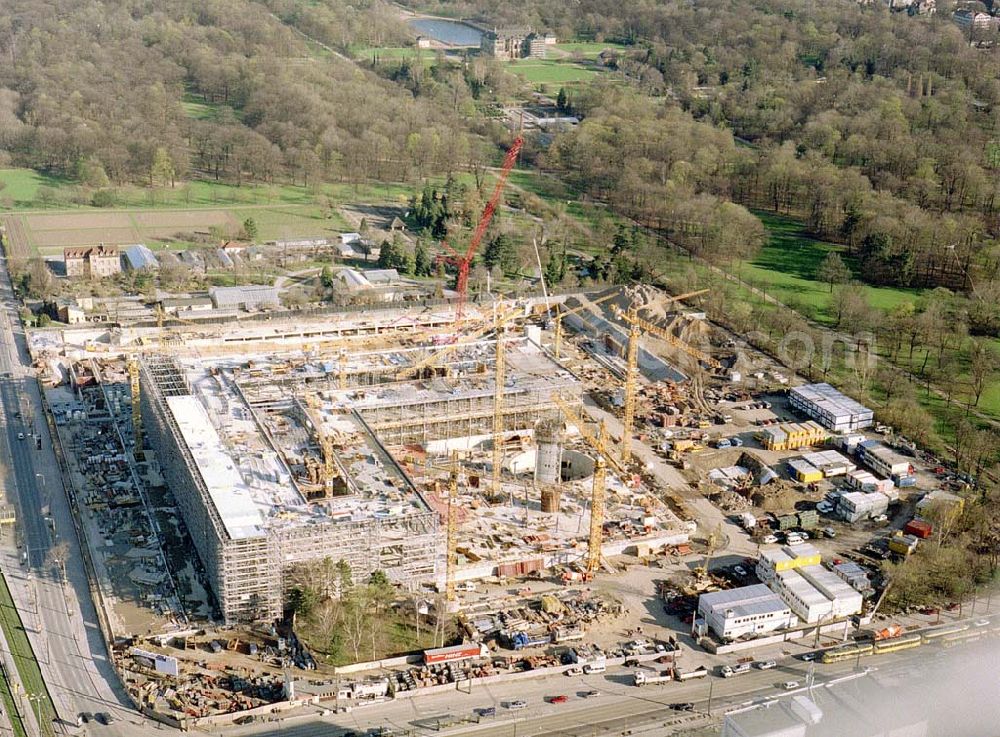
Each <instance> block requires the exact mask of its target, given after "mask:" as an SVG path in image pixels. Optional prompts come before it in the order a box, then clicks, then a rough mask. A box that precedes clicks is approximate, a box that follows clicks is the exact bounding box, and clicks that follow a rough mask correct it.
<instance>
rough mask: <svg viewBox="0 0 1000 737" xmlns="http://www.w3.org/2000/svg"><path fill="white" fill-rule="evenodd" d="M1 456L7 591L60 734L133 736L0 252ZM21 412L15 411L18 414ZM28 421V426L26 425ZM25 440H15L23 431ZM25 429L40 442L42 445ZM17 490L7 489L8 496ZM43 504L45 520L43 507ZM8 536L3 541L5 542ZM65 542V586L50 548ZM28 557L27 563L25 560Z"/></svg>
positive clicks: (135, 718)
mask: <svg viewBox="0 0 1000 737" xmlns="http://www.w3.org/2000/svg"><path fill="white" fill-rule="evenodd" d="M0 305H2V309H0V377H3V378H0V421H2V425H3V428H4V430H5V432H3V433H2V437H0V454H3V455H5V456H6V458H5V459H4V461H5V463H6V464H7V465H8V467H9V474H8V478H13V480H14V488H13V490H12V489H10V488H8V496H9V497H10V498H11V502H12V503H13V504H15V506H16V509H17V516H18V526H19V527H20V529H21V531H22V533H23V536H22V541H23V547H22V549H21V550H20V551H15V550H13V546H12V545H8V546H6V547H5V548H4V550H3V552H2V555H3V563H4V571H5V573H6V576H7V581H8V585H9V586H10V589H11V594H12V595H13V597H14V601H15V603H16V605H17V607H18V610H19V611H20V613H21V619H22V621H23V622H24V625H25V629H26V630H27V632H28V637H29V639H30V640H31V643H32V647H33V648H34V650H35V654H36V656H37V657H38V660H39V665H40V666H41V670H42V676H43V678H44V679H45V681H46V683H47V685H48V688H49V692H50V694H51V695H52V698H53V701H54V703H55V706H56V711H57V713H58V715H59V717H60V719H61V720H62V721H61V722H60V723H58V725H57V730H56V733H57V734H60V733H66V734H94V735H97V734H102V735H108V737H121V736H123V735H132V734H135V735H139V734H143V733H146V732H148V729H149V727H148V726H146V727H145V728H141V727H140V726H139V721H140V718H139V715H138V714H136V713H135V712H131V711H129V710H128V701H127V700H126V697H125V694H124V691H123V689H122V686H121V682H120V681H119V680H118V677H117V675H116V674H115V671H114V668H113V667H112V665H111V663H110V661H109V660H108V654H107V650H106V648H105V646H104V641H103V638H102V637H101V634H100V631H99V628H98V624H97V617H96V613H95V610H94V603H93V599H92V598H91V595H90V588H89V585H88V581H87V576H86V572H85V569H84V564H83V559H82V558H81V554H80V547H79V542H78V540H77V537H76V534H75V532H74V528H73V520H72V517H71V513H70V509H69V502H68V500H67V498H66V495H65V493H64V490H63V487H62V481H61V478H60V475H59V470H58V466H57V462H56V459H55V455H54V453H53V450H52V439H51V437H50V436H49V430H48V424H47V423H46V421H45V416H44V414H43V411H42V404H41V398H40V396H39V393H38V385H37V382H36V381H35V379H34V377H33V374H32V371H31V368H30V359H29V357H28V352H27V344H26V341H25V335H24V330H23V327H22V325H21V323H20V319H19V316H18V314H17V306H16V301H15V300H14V296H13V292H12V290H11V284H10V278H9V274H8V272H7V263H6V259H2V258H0ZM18 413H20V415H18ZM29 423H30V424H29ZM22 433H23V435H24V437H23V438H21V437H19V435H20V434H22ZM29 433H36V434H37V435H38V436H39V437H40V438H41V444H42V448H41V450H38V449H36V441H35V438H34V437H31V436H29ZM12 492H13V493H12ZM46 507H47V508H48V510H47V511H48V513H49V514H48V516H49V517H50V518H51V522H49V520H48V519H46V515H45V514H44V512H45V511H46ZM8 542H9V538H8ZM62 542H65V543H66V544H67V545H68V551H69V552H68V554H67V555H66V561H65V582H64V581H63V580H62V579H63V576H62V573H61V571H60V567H61V566H59V565H53V564H52V560H51V557H50V555H49V551H50V550H51V549H52V548H53V547H54V546H56V545H58V544H59V543H62ZM22 553H26V554H27V558H26V560H24V559H22V558H21V555H22ZM80 712H91V713H97V712H107V713H110V714H112V715H113V716H114V717H115V718H116V722H115V723H114V724H112V725H108V726H103V725H98V724H96V723H95V722H92V723H91V724H89V725H87V726H85V727H84V728H83V729H82V730H77V729H76V728H75V727H74V726H71V725H72V724H74V723H75V721H76V717H77V714H78V713H80Z"/></svg>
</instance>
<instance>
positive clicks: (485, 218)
mask: <svg viewBox="0 0 1000 737" xmlns="http://www.w3.org/2000/svg"><path fill="white" fill-rule="evenodd" d="M523 144H524V139H523V138H521V136H520V135H518V137H517V138H515V139H514V142H513V143H512V144H511V146H510V148H509V149H508V150H507V155H506V156H505V157H504V160H503V164H502V165H501V167H500V175H499V176H498V177H497V182H496V185H495V186H494V187H493V194H492V195H491V196H490V198H489V200H487V202H486V206H485V207H484V208H483V214H482V215H481V216H480V218H479V223H478V224H477V225H476V230H475V232H474V233H473V234H472V238H471V239H470V240H469V247H468V248H466V249H465V253H464V254H463V255H461V256H459V255H458V254H457V253H456V252H455V251H453V250H452V249H451V248H450V247H449V246H448V244H447V243H445V242H444V241H442V245H443V246H444V247H445V248H447V249H448V250H449V251H451V256H445V257H443V260H444V261H445V262H446V263H450V264H452V265H453V266H456V267H457V268H458V275H457V276H456V278H455V291H456V292H458V302H456V303H455V322H456V323H459V324H460V323H461V322H462V310H463V308H464V307H465V300H466V295H467V292H468V289H469V267H470V266H471V265H472V259H473V258H474V257H475V255H476V252H477V251H478V250H479V244H480V243H482V240H483V236H484V235H486V229H487V228H488V227H489V226H490V221H491V220H493V213H494V212H496V209H497V205H498V204H499V203H500V195H501V194H503V188H504V186H505V185H506V184H507V177H508V176H510V170H511V169H513V168H514V162H515V161H517V156H518V154H519V153H520V152H521V146H522V145H523Z"/></svg>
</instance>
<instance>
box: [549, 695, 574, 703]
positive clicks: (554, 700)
mask: <svg viewBox="0 0 1000 737" xmlns="http://www.w3.org/2000/svg"><path fill="white" fill-rule="evenodd" d="M567 701H569V697H568V696H567V695H566V694H559V695H558V696H553V697H551V698H550V699H549V703H550V704H565V703H566V702H567Z"/></svg>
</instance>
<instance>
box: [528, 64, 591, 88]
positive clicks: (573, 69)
mask: <svg viewBox="0 0 1000 737" xmlns="http://www.w3.org/2000/svg"><path fill="white" fill-rule="evenodd" d="M509 68H510V71H512V72H513V73H514V74H517V75H518V76H520V77H523V78H524V79H525V81H527V82H531V83H532V84H536V85H541V84H574V83H577V82H587V81H589V80H592V79H594V78H595V77H596V76H597V75H599V74H601V72H602V69H601V68H600V67H597V66H596V65H593V64H591V63H587V64H584V63H580V62H574V61H564V60H558V59H524V60H522V61H512V62H510V65H509Z"/></svg>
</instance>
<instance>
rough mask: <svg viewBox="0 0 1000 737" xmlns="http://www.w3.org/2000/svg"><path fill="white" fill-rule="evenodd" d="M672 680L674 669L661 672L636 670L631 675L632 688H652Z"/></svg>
mask: <svg viewBox="0 0 1000 737" xmlns="http://www.w3.org/2000/svg"><path fill="white" fill-rule="evenodd" d="M673 680H674V669H673V668H667V669H666V670H661V671H651V670H637V671H636V672H635V673H633V674H632V685H633V686H639V687H642V686H654V685H657V684H661V683H669V682H670V681H673Z"/></svg>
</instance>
